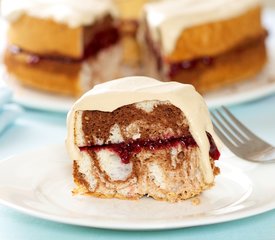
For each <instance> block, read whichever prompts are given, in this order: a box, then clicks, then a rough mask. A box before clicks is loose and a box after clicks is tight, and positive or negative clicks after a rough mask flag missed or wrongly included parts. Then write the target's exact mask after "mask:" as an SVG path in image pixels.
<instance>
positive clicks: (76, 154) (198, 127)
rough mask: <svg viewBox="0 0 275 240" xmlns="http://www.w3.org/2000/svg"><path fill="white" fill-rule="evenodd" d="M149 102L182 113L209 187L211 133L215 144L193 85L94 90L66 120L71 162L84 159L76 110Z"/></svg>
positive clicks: (130, 84)
mask: <svg viewBox="0 0 275 240" xmlns="http://www.w3.org/2000/svg"><path fill="white" fill-rule="evenodd" d="M146 100H159V101H169V102H170V103H171V104H173V105H174V106H176V107H178V108H179V109H181V111H182V112H183V113H184V114H185V116H186V118H187V121H188V123H189V130H190V133H191V134H192V137H193V138H194V139H195V141H196V143H197V145H198V146H199V148H200V152H201V169H202V172H203V175H204V179H205V181H206V182H207V183H212V182H213V179H214V176H213V172H212V169H211V165H210V161H209V149H210V144H209V141H208V138H207V135H206V132H209V133H210V134H211V135H212V136H213V138H214V140H215V141H217V140H216V139H217V137H216V135H215V133H214V131H213V126H212V123H211V120H210V116H209V112H208V109H207V106H206V104H205V102H204V100H203V98H202V96H201V95H200V94H199V93H198V92H196V90H195V89H194V87H193V86H192V85H188V84H181V83H178V82H160V81H157V80H155V79H152V78H148V77H140V76H136V77H126V78H122V79H118V80H113V81H110V82H106V83H103V84H99V85H97V86H95V87H94V88H93V89H92V90H90V91H88V92H87V93H86V94H84V95H83V96H82V97H81V98H80V99H79V100H78V101H77V102H76V103H75V104H74V105H73V107H72V108H71V110H70V112H69V113H68V116H67V128H68V135H67V140H66V145H67V149H68V152H69V154H70V156H71V158H72V159H81V153H80V150H79V148H78V147H77V146H76V145H75V144H74V142H75V140H74V117H75V116H74V115H75V111H77V110H99V111H108V112H111V111H113V110H115V109H117V108H119V107H121V106H124V105H128V104H132V103H137V102H141V101H146Z"/></svg>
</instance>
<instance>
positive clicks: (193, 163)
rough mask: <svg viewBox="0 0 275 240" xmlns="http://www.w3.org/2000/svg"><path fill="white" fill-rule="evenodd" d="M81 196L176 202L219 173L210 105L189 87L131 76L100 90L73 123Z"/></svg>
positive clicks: (82, 104) (76, 109)
mask: <svg viewBox="0 0 275 240" xmlns="http://www.w3.org/2000/svg"><path fill="white" fill-rule="evenodd" d="M67 127H68V135H67V140H66V144H67V149H68V152H69V155H70V158H71V159H72V160H73V178H74V182H75V183H76V188H75V189H74V191H73V192H74V193H75V194H89V195H92V196H96V197H104V198H122V199H139V198H141V197H143V196H150V197H153V198H154V199H157V200H166V201H170V202H176V201H179V200H183V199H188V198H191V197H193V196H196V195H198V194H200V193H201V192H202V191H203V190H205V189H208V188H210V187H211V186H213V184H214V177H215V175H217V174H218V173H219V169H218V168H217V167H216V166H215V160H217V159H218V158H219V151H218V149H217V147H216V145H215V140H214V139H215V134H214V132H213V128H212V124H211V121H210V118H209V113H208V110H207V107H206V105H205V103H204V101H203V99H202V97H201V96H200V95H199V94H198V93H197V92H196V91H195V89H194V88H193V87H192V86H191V85H184V84H180V83H176V82H170V83H163V82H160V81H157V80H155V79H151V78H148V77H128V78H124V79H119V80H114V81H110V82H107V83H104V84H100V85H97V86H95V87H94V88H93V89H92V90H90V91H89V92H87V93H86V94H85V95H84V96H82V97H81V98H80V99H79V100H78V101H77V102H76V103H75V104H74V106H73V107H72V109H71V111H70V112H69V113H68V118H67Z"/></svg>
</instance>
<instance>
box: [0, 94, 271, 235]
mask: <svg viewBox="0 0 275 240" xmlns="http://www.w3.org/2000/svg"><path fill="white" fill-rule="evenodd" d="M230 109H231V110H232V111H233V113H234V114H235V115H236V116H237V117H238V118H240V119H241V120H242V121H243V122H244V123H245V124H246V125H247V126H248V127H249V128H251V129H254V131H255V132H256V133H257V134H258V135H259V136H261V137H263V138H264V139H265V140H266V141H268V142H270V143H272V144H273V145H275V95H272V96H269V97H266V98H262V99H260V100H255V101H253V102H249V103H244V104H240V105H237V106H232V107H230ZM65 122H66V115H65V114H60V113H51V112H42V111H37V110H31V109H26V111H25V113H24V114H23V115H22V116H21V117H20V118H19V119H18V120H17V121H16V123H15V124H14V125H13V126H12V127H10V128H8V129H7V130H6V131H5V132H4V133H2V134H1V135H0V161H1V160H2V159H4V158H7V157H9V156H11V155H14V154H20V153H23V152H27V151H29V150H34V149H37V148H41V147H45V146H46V145H49V144H57V143H62V142H64V138H65V134H66V127H65ZM274 174H275V172H274ZM274 187H275V183H274ZM262 197H264V196H262ZM6 239H20V240H25V239H28V240H31V239H48V240H49V239H66V240H69V239H119V240H122V239H209V240H214V239H223V240H229V239H230V240H232V239H250V240H254V239H259V240H260V239H270V240H271V239H272V240H274V239H275V210H273V211H269V212H266V213H262V214H260V215H257V216H253V217H248V218H244V219H241V220H236V221H231V222H227V223H220V224H213V225H208V226H201V227H190V228H183V229H177V230H166V231H165V230H163V231H148V232H141V231H140V232H133V231H112V230H104V229H93V228H86V227H78V226H71V225H66V224H61V223H55V222H50V221H46V220H41V219H38V218H35V217H31V216H28V215H25V214H22V213H19V212H17V211H15V210H13V209H10V208H8V207H5V206H2V205H0V240H6Z"/></svg>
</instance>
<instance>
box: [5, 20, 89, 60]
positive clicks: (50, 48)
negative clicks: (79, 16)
mask: <svg viewBox="0 0 275 240" xmlns="http://www.w3.org/2000/svg"><path fill="white" fill-rule="evenodd" d="M83 29H84V28H83V27H77V28H70V27H68V26H67V25H65V24H61V23H57V22H55V21H53V20H50V19H40V18H35V17H31V16H28V15H23V16H21V17H20V18H19V19H17V20H16V21H15V22H11V24H10V26H9V30H8V41H9V43H10V44H11V45H16V46H18V47H20V48H22V49H24V50H26V51H29V52H33V53H36V54H41V55H60V56H68V57H72V58H79V57H81V56H82V55H83V51H84V49H83V48H84V47H83Z"/></svg>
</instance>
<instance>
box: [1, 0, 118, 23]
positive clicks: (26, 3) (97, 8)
mask: <svg viewBox="0 0 275 240" xmlns="http://www.w3.org/2000/svg"><path fill="white" fill-rule="evenodd" d="M1 13H2V15H3V16H4V17H5V18H6V19H7V20H8V21H16V20H17V19H18V18H19V17H20V16H22V15H23V14H27V15H29V16H33V17H37V18H42V19H52V20H54V21H56V22H58V23H63V24H67V25H68V26H70V27H72V28H74V27H79V26H83V25H90V24H92V23H93V22H94V21H95V20H96V19H98V18H100V17H101V16H103V15H106V14H109V13H110V14H111V15H114V14H115V7H114V5H113V3H112V1H111V0H100V1H99V0H2V4H1Z"/></svg>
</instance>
